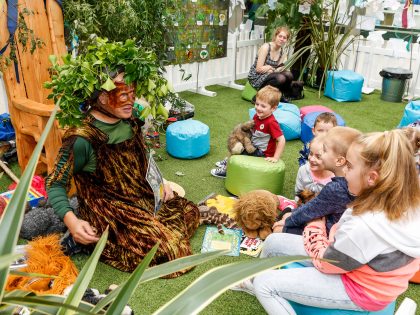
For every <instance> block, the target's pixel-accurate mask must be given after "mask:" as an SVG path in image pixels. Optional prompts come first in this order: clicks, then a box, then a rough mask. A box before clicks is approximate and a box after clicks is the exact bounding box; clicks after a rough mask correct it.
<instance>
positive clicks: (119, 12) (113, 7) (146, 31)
mask: <svg viewBox="0 0 420 315" xmlns="http://www.w3.org/2000/svg"><path fill="white" fill-rule="evenodd" d="M175 6H176V5H175V1H174V0H153V1H151V0H124V1H121V0H108V1H96V0H68V1H67V0H66V1H63V12H64V20H65V25H66V27H67V29H68V35H69V36H67V41H68V42H69V43H70V42H71V41H72V40H73V39H74V38H73V37H74V36H77V39H78V41H79V51H80V52H81V53H83V52H84V51H85V49H86V48H87V46H88V45H89V43H90V38H91V36H92V34H95V35H96V36H99V37H106V38H109V40H110V41H125V40H127V39H131V38H136V39H137V43H136V44H137V45H138V46H141V47H146V48H147V49H149V50H152V51H153V52H154V53H155V54H156V56H158V59H156V62H158V63H162V62H163V61H164V60H165V59H166V56H165V52H166V46H165V39H164V35H165V33H166V32H167V30H168V29H169V28H170V26H171V25H172V23H173V20H172V18H171V17H170V15H169V13H168V12H169V9H170V8H174V7H175Z"/></svg>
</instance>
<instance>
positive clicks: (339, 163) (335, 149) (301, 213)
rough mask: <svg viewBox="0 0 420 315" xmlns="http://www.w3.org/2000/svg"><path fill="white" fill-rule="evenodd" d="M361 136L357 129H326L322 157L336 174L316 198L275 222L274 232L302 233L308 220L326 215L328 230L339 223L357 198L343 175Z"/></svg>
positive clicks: (325, 163) (326, 167) (326, 166)
mask: <svg viewBox="0 0 420 315" xmlns="http://www.w3.org/2000/svg"><path fill="white" fill-rule="evenodd" d="M359 135H360V132H359V131H358V130H356V129H353V128H349V127H334V128H332V129H330V130H329V131H328V132H327V134H326V135H325V137H324V139H323V151H322V154H321V160H322V162H323V163H324V167H325V169H326V170H329V171H331V172H333V173H334V174H335V176H336V177H333V178H332V179H331V182H329V183H328V184H327V185H325V187H324V188H323V189H322V190H321V192H320V194H319V195H318V196H316V197H315V198H314V199H312V200H311V201H309V202H308V203H306V204H304V205H302V206H300V207H298V208H296V209H295V210H293V211H292V212H291V213H286V214H285V215H284V216H283V217H282V219H281V220H280V221H278V222H276V223H274V225H273V231H274V232H284V233H292V234H299V235H301V234H302V232H303V229H304V228H305V225H306V224H307V223H308V222H310V221H312V220H314V219H318V218H321V217H326V226H327V232H329V231H330V229H331V227H332V226H333V225H334V224H335V223H337V222H338V220H339V219H340V217H341V215H342V214H343V212H344V211H345V210H346V209H347V205H348V204H349V203H350V202H352V201H353V200H354V196H353V195H351V194H350V193H349V190H348V187H347V181H346V179H345V178H344V177H343V176H344V171H343V169H344V167H345V166H346V162H347V161H346V154H347V150H348V148H349V147H350V144H351V143H352V142H353V140H354V139H355V138H356V137H358V136H359Z"/></svg>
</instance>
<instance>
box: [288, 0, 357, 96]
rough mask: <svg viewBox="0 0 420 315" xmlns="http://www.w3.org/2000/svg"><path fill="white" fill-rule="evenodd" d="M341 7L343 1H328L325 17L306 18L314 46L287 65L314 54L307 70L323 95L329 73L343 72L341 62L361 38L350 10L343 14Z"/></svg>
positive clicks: (314, 84) (303, 49) (303, 48)
mask: <svg viewBox="0 0 420 315" xmlns="http://www.w3.org/2000/svg"><path fill="white" fill-rule="evenodd" d="M339 3H340V1H339V0H332V1H328V2H327V1H324V2H323V3H322V6H321V9H322V13H320V14H314V15H309V16H308V17H307V18H306V23H305V25H303V28H304V29H306V30H307V32H308V38H310V41H311V44H310V45H308V46H305V47H302V48H301V49H298V50H297V51H295V53H294V54H293V56H292V57H291V58H290V59H289V60H288V62H287V64H286V67H291V66H292V65H293V64H294V63H295V62H296V61H297V60H298V59H299V57H300V56H302V55H303V54H305V53H307V52H310V55H309V58H308V59H307V60H306V63H305V64H304V66H303V68H304V69H307V71H308V73H307V74H308V81H309V84H310V85H312V86H316V87H319V91H321V89H323V88H324V86H325V83H326V79H327V76H328V71H331V70H337V69H338V68H339V65H340V58H341V57H342V55H343V53H344V52H345V50H346V49H347V48H348V47H349V46H350V45H351V44H352V43H353V42H354V40H355V39H356V38H357V34H354V33H353V32H352V28H351V20H352V17H351V16H350V10H347V12H346V13H345V14H341V13H340V11H339ZM301 76H302V74H301Z"/></svg>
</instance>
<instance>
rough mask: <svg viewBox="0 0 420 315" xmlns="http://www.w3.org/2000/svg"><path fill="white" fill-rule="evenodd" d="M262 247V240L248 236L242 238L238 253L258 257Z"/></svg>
mask: <svg viewBox="0 0 420 315" xmlns="http://www.w3.org/2000/svg"><path fill="white" fill-rule="evenodd" d="M262 245H263V240H262V239H260V238H259V237H257V238H250V237H248V236H244V237H243V238H242V242H241V245H240V252H241V254H245V255H249V256H252V257H258V255H259V254H260V253H261V250H262Z"/></svg>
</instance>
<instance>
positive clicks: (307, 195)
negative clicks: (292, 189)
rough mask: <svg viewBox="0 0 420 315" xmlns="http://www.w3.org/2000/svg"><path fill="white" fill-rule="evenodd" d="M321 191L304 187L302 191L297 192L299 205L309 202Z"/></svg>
mask: <svg viewBox="0 0 420 315" xmlns="http://www.w3.org/2000/svg"><path fill="white" fill-rule="evenodd" d="M318 194H319V193H314V192H313V191H312V190H309V189H304V190H302V191H301V192H300V193H298V194H297V197H298V200H297V206H298V207H300V206H301V205H303V204H305V203H308V202H309V201H310V200H312V199H314V198H315V197H316V196H318Z"/></svg>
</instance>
